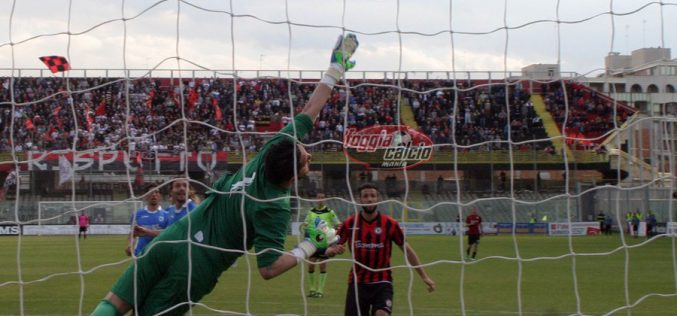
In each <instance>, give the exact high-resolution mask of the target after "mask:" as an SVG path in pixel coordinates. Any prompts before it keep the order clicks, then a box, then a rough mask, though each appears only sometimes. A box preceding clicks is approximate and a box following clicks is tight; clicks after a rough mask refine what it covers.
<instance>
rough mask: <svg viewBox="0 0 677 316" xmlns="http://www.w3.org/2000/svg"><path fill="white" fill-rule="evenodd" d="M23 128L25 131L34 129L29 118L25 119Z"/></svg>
mask: <svg viewBox="0 0 677 316" xmlns="http://www.w3.org/2000/svg"><path fill="white" fill-rule="evenodd" d="M24 126H26V129H34V128H35V125H33V120H31V118H30V117H29V118H27V119H26V120H25V121H24Z"/></svg>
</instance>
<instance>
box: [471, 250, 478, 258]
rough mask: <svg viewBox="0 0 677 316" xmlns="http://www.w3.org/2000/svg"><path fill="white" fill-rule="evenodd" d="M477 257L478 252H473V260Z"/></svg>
mask: <svg viewBox="0 0 677 316" xmlns="http://www.w3.org/2000/svg"><path fill="white" fill-rule="evenodd" d="M476 255H477V252H476V251H473V253H472V258H473V259H475V256H476Z"/></svg>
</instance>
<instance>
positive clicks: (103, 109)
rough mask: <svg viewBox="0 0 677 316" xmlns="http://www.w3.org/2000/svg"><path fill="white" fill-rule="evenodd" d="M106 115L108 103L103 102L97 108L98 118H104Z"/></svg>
mask: <svg viewBox="0 0 677 316" xmlns="http://www.w3.org/2000/svg"><path fill="white" fill-rule="evenodd" d="M104 115H106V103H105V102H103V101H101V103H99V106H97V107H96V116H104Z"/></svg>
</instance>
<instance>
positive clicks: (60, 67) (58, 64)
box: [40, 56, 71, 73]
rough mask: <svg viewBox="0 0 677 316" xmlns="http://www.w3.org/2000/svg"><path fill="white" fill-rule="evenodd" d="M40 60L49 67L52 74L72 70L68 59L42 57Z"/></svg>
mask: <svg viewBox="0 0 677 316" xmlns="http://www.w3.org/2000/svg"><path fill="white" fill-rule="evenodd" d="M40 60H41V61H42V62H43V63H45V65H47V67H48V68H49V70H50V71H51V72H52V73H57V72H59V71H66V70H70V69H71V65H70V64H69V63H68V60H66V57H63V56H42V57H40Z"/></svg>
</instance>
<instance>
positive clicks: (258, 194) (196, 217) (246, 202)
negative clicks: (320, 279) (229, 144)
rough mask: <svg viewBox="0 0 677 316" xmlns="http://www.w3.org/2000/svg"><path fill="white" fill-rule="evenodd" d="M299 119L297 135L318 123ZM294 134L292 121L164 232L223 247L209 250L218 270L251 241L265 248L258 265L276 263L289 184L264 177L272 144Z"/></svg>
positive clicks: (208, 257)
mask: <svg viewBox="0 0 677 316" xmlns="http://www.w3.org/2000/svg"><path fill="white" fill-rule="evenodd" d="M294 122H295V125H296V137H297V138H301V137H303V136H304V135H306V134H307V133H308V132H309V131H310V130H311V129H312V126H313V125H312V120H311V119H310V117H308V116H307V115H305V114H299V115H297V116H296V117H295V118H294ZM285 134H287V135H285ZM289 135H294V127H293V124H291V122H290V124H288V125H287V126H286V127H284V128H283V129H282V130H281V131H280V133H277V134H276V135H275V136H274V137H273V138H271V139H270V140H269V141H268V142H267V143H266V144H265V145H264V146H263V148H262V149H261V151H260V152H259V153H258V154H257V155H256V156H255V157H254V158H253V159H252V160H251V161H249V162H248V163H247V164H246V165H244V166H243V167H242V168H240V170H238V171H237V172H236V173H234V174H232V175H228V176H223V177H221V178H220V179H219V180H218V181H217V182H216V183H214V186H213V188H212V190H210V191H209V192H207V197H206V199H205V200H204V201H203V202H202V203H201V204H200V205H199V206H198V207H197V208H196V209H195V210H193V211H192V212H191V213H189V215H188V216H186V217H184V218H182V219H181V220H180V221H179V222H177V223H176V224H174V225H172V226H170V228H169V229H168V232H166V234H165V235H167V234H170V235H171V236H173V238H174V239H179V240H180V239H184V240H185V238H186V236H190V238H191V239H192V241H193V242H195V243H198V244H204V245H208V246H210V247H209V248H211V247H218V248H221V249H214V250H207V251H204V256H203V257H205V258H204V260H207V261H209V262H208V263H209V265H208V266H210V267H213V268H214V269H215V270H216V271H211V272H217V271H218V273H219V274H220V273H221V272H223V271H225V270H226V269H227V268H228V267H229V266H230V265H231V264H232V263H233V262H234V261H235V260H236V259H237V258H238V257H239V256H241V255H242V251H243V250H244V249H245V248H246V249H251V248H252V247H254V249H255V251H256V252H257V253H259V252H262V253H260V254H259V255H258V256H257V262H258V266H259V267H267V266H270V265H271V264H273V262H275V260H277V258H278V257H279V256H280V255H281V253H280V252H279V251H282V250H283V249H284V242H285V239H286V237H287V233H288V230H289V225H290V221H291V211H290V205H289V194H290V189H289V188H283V187H279V186H277V185H274V184H272V183H270V182H269V181H268V180H267V179H266V178H265V176H264V160H265V156H266V152H267V151H268V149H269V148H270V146H271V145H272V144H274V143H277V142H279V141H280V140H282V139H283V138H284V137H290V136H289ZM243 190H244V192H246V193H247V194H248V196H245V195H244V194H243ZM260 200H264V201H260ZM162 239H165V238H162ZM209 248H207V249H209ZM203 249H204V248H203ZM266 249H268V250H266ZM271 249H276V250H278V251H274V250H271ZM223 250H225V251H223ZM196 260H203V259H201V258H198V259H196Z"/></svg>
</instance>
